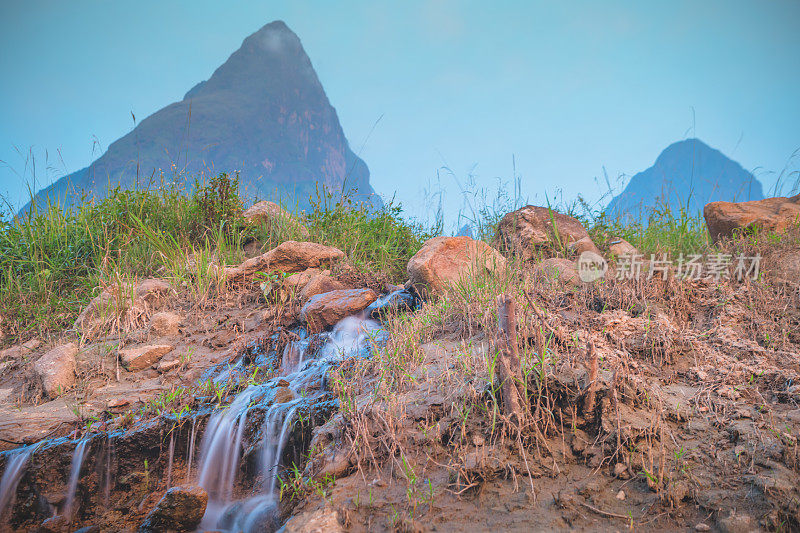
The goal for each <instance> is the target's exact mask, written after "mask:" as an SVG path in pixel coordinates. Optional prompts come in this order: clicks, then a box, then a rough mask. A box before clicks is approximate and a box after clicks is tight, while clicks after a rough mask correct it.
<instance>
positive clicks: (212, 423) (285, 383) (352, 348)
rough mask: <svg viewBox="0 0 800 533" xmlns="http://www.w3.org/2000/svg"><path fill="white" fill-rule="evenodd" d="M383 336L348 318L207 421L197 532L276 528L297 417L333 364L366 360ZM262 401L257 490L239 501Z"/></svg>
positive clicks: (303, 343)
mask: <svg viewBox="0 0 800 533" xmlns="http://www.w3.org/2000/svg"><path fill="white" fill-rule="evenodd" d="M382 331H383V330H382V329H381V328H380V326H379V325H378V324H377V322H374V321H372V320H365V319H363V318H358V317H350V318H346V319H344V320H342V321H341V322H339V324H337V325H336V327H335V328H334V329H333V331H332V332H331V333H330V334H325V343H324V344H323V345H322V347H321V348H319V349H318V350H317V351H316V353H313V354H309V353H308V351H309V350H308V349H309V346H310V339H308V338H301V339H300V340H298V341H294V342H290V343H289V344H288V345H287V346H286V349H285V350H284V352H283V354H282V356H283V358H282V359H283V364H282V369H281V372H280V375H279V376H277V377H274V378H272V379H270V380H269V381H267V382H265V383H261V384H257V385H251V386H250V387H248V388H247V389H245V390H244V391H242V392H241V393H239V395H237V396H236V398H235V399H234V400H233V402H232V403H231V404H230V405H229V406H228V407H227V408H225V409H223V410H221V411H218V412H216V413H214V414H213V415H212V416H211V419H210V420H209V422H208V425H207V426H206V429H205V432H204V434H203V438H202V443H201V446H200V463H199V465H198V472H199V477H198V484H199V485H200V486H202V487H203V488H205V489H206V490H207V491H208V494H209V501H208V507H207V509H206V514H205V516H204V517H203V521H202V523H201V524H200V530H220V529H221V530H227V531H243V532H245V533H248V532H255V531H261V530H263V529H265V527H266V526H267V525H271V526H274V525H275V524H276V520H277V514H276V509H277V503H278V494H277V492H278V480H279V468H280V463H281V458H282V456H283V454H284V451H285V448H286V445H287V443H288V442H289V440H290V437H291V431H292V427H293V422H294V419H295V415H296V414H297V411H298V410H299V409H300V407H301V405H302V403H303V402H304V401H306V402H308V401H312V402H313V401H314V398H315V397H318V396H321V395H322V394H323V391H322V389H324V378H325V375H326V373H327V370H328V368H329V367H330V366H331V365H332V364H335V363H337V362H340V361H342V360H344V359H346V358H349V357H354V356H367V355H368V354H369V352H370V348H371V345H372V343H373V341H375V340H376V336H377V335H380V334H381V332H382ZM285 389H288V391H286V390H285ZM279 392H280V394H279ZM315 395H316V396H315ZM264 398H271V399H272V402H271V403H270V404H269V405H268V406H267V407H266V409H265V410H263V422H262V424H261V442H260V443H259V444H260V454H259V456H258V457H259V460H258V467H259V469H260V474H261V476H260V478H261V485H260V487H258V492H257V494H256V495H255V496H251V497H249V498H244V499H238V500H237V499H236V498H235V497H234V493H235V488H236V478H237V474H238V472H239V471H240V466H241V465H240V462H241V458H242V452H243V449H242V447H243V439H244V433H245V430H246V428H247V421H248V417H249V415H250V412H251V410H252V408H253V407H254V406H256V405H259V406H263V403H261V402H263V399H264ZM254 416H255V415H254ZM190 453H191V451H190Z"/></svg>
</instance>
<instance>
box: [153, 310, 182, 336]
mask: <svg viewBox="0 0 800 533" xmlns="http://www.w3.org/2000/svg"><path fill="white" fill-rule="evenodd" d="M181 320H182V318H181V316H180V315H179V314H177V313H171V312H169V311H161V312H159V313H156V314H154V315H153V316H152V317H151V318H150V333H151V334H152V335H157V336H165V335H177V334H178V333H179V331H180V325H181Z"/></svg>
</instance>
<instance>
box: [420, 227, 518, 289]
mask: <svg viewBox="0 0 800 533" xmlns="http://www.w3.org/2000/svg"><path fill="white" fill-rule="evenodd" d="M505 265H506V260H505V258H504V257H503V256H502V255H500V252H498V251H497V250H495V249H494V248H492V247H491V246H489V245H488V244H486V243H484V242H482V241H475V240H473V239H470V238H469V237H434V238H433V239H430V240H428V241H426V242H425V244H423V245H422V248H421V249H420V251H419V252H417V253H416V255H414V257H412V258H411V260H410V261H409V262H408V266H407V267H406V270H407V272H408V275H409V277H410V278H411V284H412V286H413V287H414V289H415V290H416V291H417V292H418V293H419V294H426V293H428V292H431V293H433V294H442V293H443V292H444V291H445V290H447V288H448V287H449V286H450V285H452V284H453V283H457V282H460V281H463V280H465V279H467V278H469V277H470V276H472V275H476V274H477V275H482V274H487V273H489V274H491V273H499V272H501V271H502V270H503V269H504V268H505Z"/></svg>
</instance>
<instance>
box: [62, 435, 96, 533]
mask: <svg viewBox="0 0 800 533" xmlns="http://www.w3.org/2000/svg"><path fill="white" fill-rule="evenodd" d="M88 442H89V439H83V440H81V441H80V442H78V445H77V446H75V453H73V454H72V462H71V463H70V467H69V482H68V483H67V499H66V501H65V503H64V511H63V512H62V513H61V514H62V515H64V516H65V517H67V518H68V519H71V518H72V513H73V512H75V509H74V505H75V492H76V491H77V490H78V480H79V479H80V474H81V466H82V465H83V458H84V456H85V455H86V444H87V443H88Z"/></svg>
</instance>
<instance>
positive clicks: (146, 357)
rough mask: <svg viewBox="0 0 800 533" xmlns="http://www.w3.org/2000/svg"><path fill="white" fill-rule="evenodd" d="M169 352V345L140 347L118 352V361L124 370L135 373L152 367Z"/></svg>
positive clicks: (170, 349)
mask: <svg viewBox="0 0 800 533" xmlns="http://www.w3.org/2000/svg"><path fill="white" fill-rule="evenodd" d="M171 351H172V346H170V345H169V344H155V345H148V346H141V347H139V348H129V349H127V350H120V351H119V359H120V362H121V363H122V365H123V366H124V367H125V368H127V369H128V370H130V371H131V372H136V371H137V370H144V369H145V368H147V367H149V366H152V365H153V364H155V363H157V362H158V361H160V360H161V358H162V357H164V356H165V355H167V354H168V353H169V352H171Z"/></svg>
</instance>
